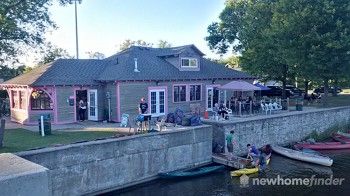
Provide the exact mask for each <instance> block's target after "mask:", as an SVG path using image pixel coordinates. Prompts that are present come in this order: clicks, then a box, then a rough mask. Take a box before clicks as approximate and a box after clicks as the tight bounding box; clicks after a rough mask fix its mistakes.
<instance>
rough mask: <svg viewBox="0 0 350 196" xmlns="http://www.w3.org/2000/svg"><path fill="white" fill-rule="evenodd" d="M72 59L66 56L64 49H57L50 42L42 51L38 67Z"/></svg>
mask: <svg viewBox="0 0 350 196" xmlns="http://www.w3.org/2000/svg"><path fill="white" fill-rule="evenodd" d="M70 58H73V57H72V56H70V55H69V54H68V52H67V51H66V50H65V49H62V48H59V47H57V46H55V45H53V44H51V43H50V42H49V43H47V44H46V45H45V47H44V49H43V51H42V58H41V60H40V61H39V63H38V64H39V65H43V64H46V63H51V62H53V61H55V60H57V59H70Z"/></svg>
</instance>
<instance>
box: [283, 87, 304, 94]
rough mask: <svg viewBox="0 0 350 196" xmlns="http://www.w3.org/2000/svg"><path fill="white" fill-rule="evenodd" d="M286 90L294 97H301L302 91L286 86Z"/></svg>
mask: <svg viewBox="0 0 350 196" xmlns="http://www.w3.org/2000/svg"><path fill="white" fill-rule="evenodd" d="M286 89H288V90H289V91H291V92H293V95H294V96H301V95H302V94H303V91H302V90H301V89H299V88H297V87H295V86H293V85H286Z"/></svg>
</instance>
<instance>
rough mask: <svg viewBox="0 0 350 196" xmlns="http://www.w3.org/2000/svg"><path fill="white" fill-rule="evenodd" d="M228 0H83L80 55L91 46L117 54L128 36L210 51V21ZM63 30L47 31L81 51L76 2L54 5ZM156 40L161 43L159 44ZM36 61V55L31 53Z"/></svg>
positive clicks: (51, 37) (52, 37) (55, 18)
mask: <svg viewBox="0 0 350 196" xmlns="http://www.w3.org/2000/svg"><path fill="white" fill-rule="evenodd" d="M224 2H225V0H83V1H82V3H81V4H79V5H78V35H79V57H80V58H88V55H87V52H88V51H92V52H101V53H103V54H105V55H106V56H110V55H112V54H115V53H116V52H117V51H118V49H119V45H120V44H121V43H122V41H123V40H125V39H131V40H139V39H141V40H144V41H146V42H151V43H158V40H166V41H168V42H170V43H171V44H172V46H179V45H186V44H195V45H196V46H197V47H198V48H199V49H200V50H201V51H202V52H203V53H205V54H206V55H207V56H208V57H211V58H214V57H219V55H216V54H214V53H213V52H211V51H210V49H209V47H208V46H207V43H206V41H205V40H204V38H205V37H206V36H207V27H208V25H209V24H211V23H212V22H214V21H218V16H219V14H220V13H221V11H222V10H223V9H224ZM50 13H51V17H52V19H53V21H55V23H56V24H57V26H58V29H57V30H53V31H50V32H48V33H47V35H46V38H47V40H48V41H50V42H52V43H54V44H55V45H57V46H58V47H61V48H63V49H66V50H67V51H68V53H69V54H70V55H72V56H75V20H74V4H72V5H66V6H59V5H53V6H51V7H50ZM155 45H156V44H155ZM27 61H30V57H29V58H27Z"/></svg>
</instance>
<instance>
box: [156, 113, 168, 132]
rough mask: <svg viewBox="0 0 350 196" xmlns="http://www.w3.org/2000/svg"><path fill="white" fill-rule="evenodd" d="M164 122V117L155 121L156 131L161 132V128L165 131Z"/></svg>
mask: <svg viewBox="0 0 350 196" xmlns="http://www.w3.org/2000/svg"><path fill="white" fill-rule="evenodd" d="M159 119H160V120H159ZM165 121H166V117H165V116H164V117H162V118H158V120H157V121H156V126H157V128H158V131H162V130H163V128H164V130H165V131H166V123H165Z"/></svg>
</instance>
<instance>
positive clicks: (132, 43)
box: [119, 39, 153, 51]
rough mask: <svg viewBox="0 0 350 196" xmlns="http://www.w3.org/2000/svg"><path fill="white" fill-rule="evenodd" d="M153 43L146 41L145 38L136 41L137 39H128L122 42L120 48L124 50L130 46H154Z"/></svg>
mask: <svg viewBox="0 0 350 196" xmlns="http://www.w3.org/2000/svg"><path fill="white" fill-rule="evenodd" d="M152 45H153V44H152V43H148V42H145V41H143V40H136V41H135V40H130V39H126V40H124V41H123V42H122V43H121V44H120V46H119V50H120V51H122V50H125V49H128V48H130V47H131V46H143V47H152Z"/></svg>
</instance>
